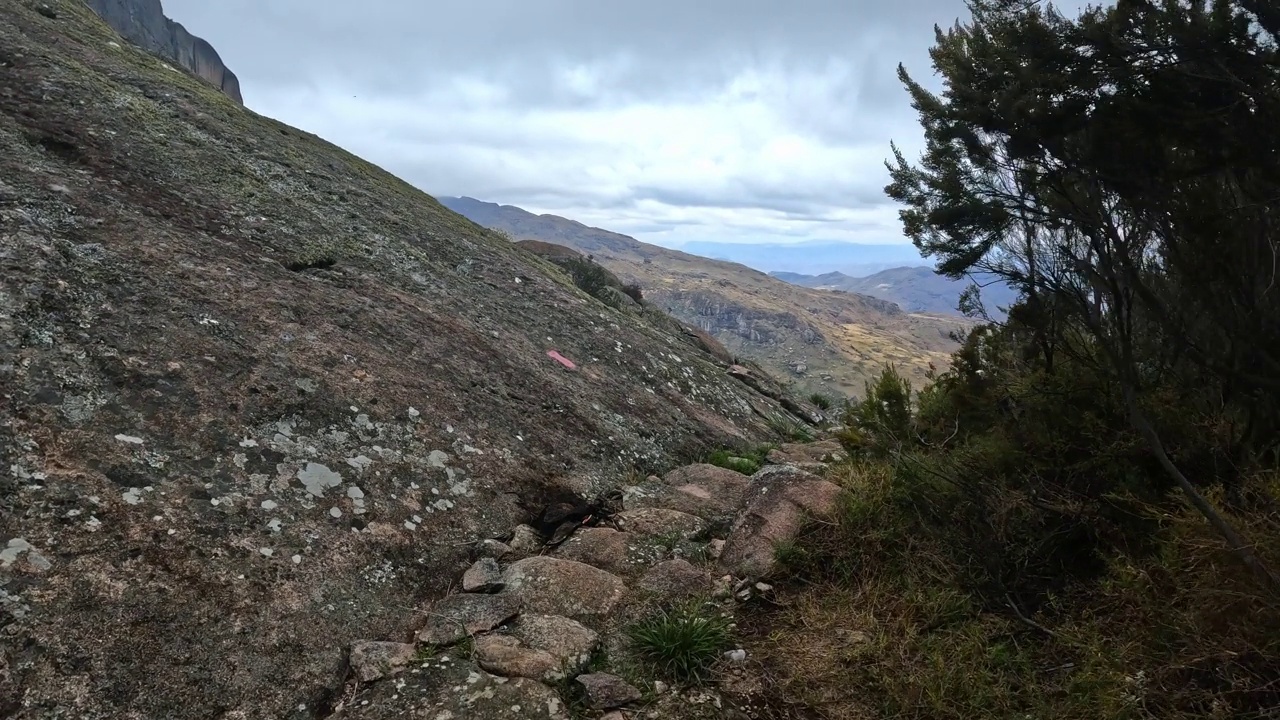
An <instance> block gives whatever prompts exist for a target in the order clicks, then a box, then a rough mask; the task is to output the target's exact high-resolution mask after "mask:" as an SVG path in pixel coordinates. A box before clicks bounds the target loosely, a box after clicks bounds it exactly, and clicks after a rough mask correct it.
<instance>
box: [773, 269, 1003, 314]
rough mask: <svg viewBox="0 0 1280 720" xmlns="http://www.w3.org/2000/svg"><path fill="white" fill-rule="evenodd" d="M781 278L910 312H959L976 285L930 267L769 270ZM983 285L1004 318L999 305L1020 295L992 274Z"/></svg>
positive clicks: (993, 309) (986, 298)
mask: <svg viewBox="0 0 1280 720" xmlns="http://www.w3.org/2000/svg"><path fill="white" fill-rule="evenodd" d="M769 274H770V275H772V276H773V277H776V278H778V279H779V280H784V281H786V282H789V283H793V284H795V285H801V286H803V287H808V288H814V289H816V290H839V291H842V292H851V293H858V294H862V295H870V296H872V297H878V298H880V299H882V300H887V301H889V302H891V303H895V304H896V305H898V306H899V307H901V308H902V309H903V310H906V311H908V312H921V313H937V314H941V315H947V314H958V313H959V310H958V307H959V304H960V293H962V292H964V290H965V288H967V287H968V286H969V285H971V284H973V282H974V281H973V280H969V279H965V280H952V279H950V278H948V277H944V276H942V275H939V274H938V273H936V272H934V271H933V268H930V267H899V268H891V269H888V270H882V271H880V272H877V273H875V274H872V275H868V276H866V277H850V276H848V275H845V274H844V273H841V272H830V273H823V274H822V275H804V274H801V273H791V272H772V273H769ZM975 280H976V281H977V282H978V283H980V284H981V286H982V302H983V304H984V305H985V306H986V310H987V312H988V313H990V314H991V316H992V317H1002V316H1003V312H1002V311H1001V310H1000V308H1007V307H1009V305H1011V304H1012V303H1013V301H1014V300H1015V299H1017V294H1016V293H1015V292H1014V291H1013V290H1012V289H1011V288H1010V287H1009V286H1008V285H1005V284H1004V283H1002V282H999V281H997V280H996V279H995V278H991V277H977V278H975Z"/></svg>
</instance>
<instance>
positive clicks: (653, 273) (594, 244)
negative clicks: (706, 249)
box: [438, 196, 967, 397]
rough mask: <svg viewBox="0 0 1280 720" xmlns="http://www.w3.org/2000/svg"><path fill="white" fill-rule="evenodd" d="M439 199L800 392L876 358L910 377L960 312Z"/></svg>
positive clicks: (846, 389) (947, 346)
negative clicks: (637, 293) (537, 244)
mask: <svg viewBox="0 0 1280 720" xmlns="http://www.w3.org/2000/svg"><path fill="white" fill-rule="evenodd" d="M438 199H439V200H440V202H441V203H442V204H444V205H445V206H446V207H449V208H451V209H453V210H455V211H457V212H459V213H460V214H462V215H464V216H466V217H468V218H470V219H471V220H472V221H474V222H477V223H478V224H479V225H481V226H484V227H490V228H493V229H497V230H501V231H503V232H505V233H507V234H508V235H509V236H510V237H511V239H513V240H538V241H543V242H550V243H555V244H559V245H564V246H567V247H570V248H572V249H574V250H577V251H578V252H581V253H583V254H586V255H590V256H592V257H593V258H594V259H595V260H596V261H597V262H599V263H600V264H601V265H603V266H604V267H605V268H607V269H608V270H610V271H612V272H613V273H614V274H616V275H617V276H618V277H619V278H621V279H622V280H623V281H625V282H628V283H635V284H638V285H640V287H641V288H642V290H643V292H644V297H645V298H646V300H648V301H649V302H651V303H652V304H654V305H656V306H657V307H660V308H662V309H663V310H666V311H667V312H669V313H670V314H672V315H674V316H675V317H677V318H679V319H680V320H682V321H684V322H688V323H690V324H693V325H696V326H697V327H698V328H699V329H701V330H703V331H706V332H708V333H710V334H711V335H712V336H713V337H715V339H716V340H718V341H719V342H720V343H722V344H724V345H725V346H726V347H727V348H728V349H729V350H730V351H731V352H732V353H734V354H735V355H741V356H743V357H748V358H751V359H752V360H754V361H755V362H758V363H760V364H761V365H762V366H763V367H764V368H766V369H767V370H769V371H770V372H771V373H773V374H775V375H777V376H779V377H784V378H789V380H790V382H791V383H792V384H793V385H794V386H795V387H796V389H797V391H798V392H802V393H806V394H807V393H814V392H817V393H824V394H827V395H834V396H837V397H844V396H849V395H856V394H859V393H861V392H862V391H863V386H864V383H865V382H866V381H867V380H869V379H871V378H872V377H874V375H875V374H876V373H878V372H879V370H880V368H881V367H882V366H883V365H884V364H886V363H894V364H896V365H899V366H900V367H901V368H902V369H903V370H904V373H905V374H906V375H907V376H908V377H909V378H910V379H912V380H913V381H914V382H916V383H917V384H919V383H921V382H923V380H924V377H925V374H926V372H927V371H928V368H929V366H930V364H932V365H933V366H934V367H940V366H946V365H947V364H948V363H949V361H950V355H949V352H950V351H951V350H952V349H953V348H954V347H955V343H954V341H953V340H952V338H951V331H953V330H956V329H959V328H962V327H965V326H967V321H966V320H965V319H963V318H948V317H941V316H934V315H930V314H927V313H907V312H904V311H902V309H901V308H899V307H898V306H897V305H895V304H894V303H892V302H888V301H885V300H882V299H880V298H876V297H872V296H870V295H865V294H856V293H829V292H823V291H819V290H812V289H808V288H801V287H799V286H796V285H791V284H788V283H785V282H783V281H781V280H778V279H777V278H773V277H770V276H769V275H768V273H765V272H763V271H760V270H757V269H755V268H751V267H749V266H747V265H744V264H741V263H733V262H729V261H723V260H714V259H710V258H705V257H701V256H698V255H693V254H690V253H687V252H683V251H681V250H675V249H670V248H665V247H661V246H658V245H652V244H649V243H644V242H642V241H640V240H637V239H635V238H632V237H630V236H627V235H623V234H621V233H617V232H613V231H610V230H605V229H601V228H592V227H590V226H587V225H585V224H583V223H580V222H577V221H575V220H571V219H568V218H564V217H561V216H558V215H552V214H543V215H537V214H534V213H531V212H529V211H527V210H524V209H522V208H519V207H516V206H513V205H499V204H497V203H490V202H485V201H482V200H477V199H475V198H469V197H448V196H441V197H439V198H438Z"/></svg>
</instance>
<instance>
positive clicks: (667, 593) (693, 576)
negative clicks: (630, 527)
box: [637, 559, 715, 599]
mask: <svg viewBox="0 0 1280 720" xmlns="http://www.w3.org/2000/svg"><path fill="white" fill-rule="evenodd" d="M637 587H638V588H640V589H641V590H643V591H645V592H648V593H653V594H654V595H657V596H659V597H661V598H663V599H677V598H683V597H697V596H700V595H710V594H711V593H712V592H713V591H714V590H715V578H713V577H712V576H711V574H710V573H708V572H707V571H706V570H703V569H701V568H698V567H696V566H694V565H693V564H692V563H690V562H689V561H688V560H681V559H676V560H667V561H666V562H663V563H658V564H657V565H655V566H653V568H652V569H650V570H649V572H647V573H645V574H644V577H642V578H640V581H639V582H638V583H637Z"/></svg>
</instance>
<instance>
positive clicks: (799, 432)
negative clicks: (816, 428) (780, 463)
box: [769, 415, 813, 442]
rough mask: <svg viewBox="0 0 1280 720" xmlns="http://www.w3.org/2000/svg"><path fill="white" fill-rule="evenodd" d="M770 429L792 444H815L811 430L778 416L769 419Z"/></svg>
mask: <svg viewBox="0 0 1280 720" xmlns="http://www.w3.org/2000/svg"><path fill="white" fill-rule="evenodd" d="M769 429H771V430H773V431H774V432H775V433H777V434H779V435H781V436H782V437H783V438H784V439H786V440H789V441H791V442H813V432H812V431H810V430H809V428H807V427H804V426H803V425H800V424H798V423H795V422H792V421H790V420H787V419H786V418H783V417H780V416H777V415H775V416H773V417H771V418H769Z"/></svg>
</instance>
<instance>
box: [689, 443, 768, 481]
mask: <svg viewBox="0 0 1280 720" xmlns="http://www.w3.org/2000/svg"><path fill="white" fill-rule="evenodd" d="M773 447H774V446H773V445H756V446H753V447H744V448H738V449H735V448H722V449H720V450H713V451H712V452H711V453H709V454H708V455H707V456H706V458H704V459H703V462H705V463H708V464H710V465H716V466H718V467H722V468H725V469H728V470H734V471H737V472H740V473H742V474H743V475H753V474H755V472H756V471H757V470H759V469H760V468H761V467H762V466H763V465H764V463H765V459H766V458H767V457H768V456H769V451H770V450H772V449H773Z"/></svg>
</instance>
